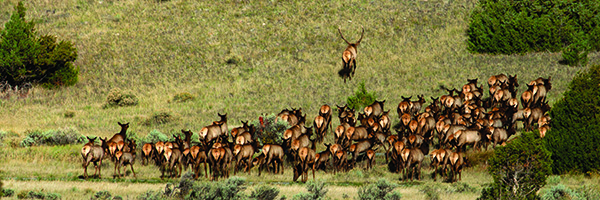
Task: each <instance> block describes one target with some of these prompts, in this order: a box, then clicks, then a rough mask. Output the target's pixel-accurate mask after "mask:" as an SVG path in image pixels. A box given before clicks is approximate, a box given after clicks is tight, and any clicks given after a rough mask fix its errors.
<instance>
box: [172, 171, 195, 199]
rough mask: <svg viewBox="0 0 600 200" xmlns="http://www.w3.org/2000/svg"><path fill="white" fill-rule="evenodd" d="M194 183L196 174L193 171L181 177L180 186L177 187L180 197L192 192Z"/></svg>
mask: <svg viewBox="0 0 600 200" xmlns="http://www.w3.org/2000/svg"><path fill="white" fill-rule="evenodd" d="M194 182H195V181H194V172H192V171H188V172H186V173H185V174H184V175H183V176H181V179H179V185H177V187H176V188H177V189H179V196H180V197H184V196H186V195H187V194H188V193H189V192H190V190H192V189H193V187H194Z"/></svg>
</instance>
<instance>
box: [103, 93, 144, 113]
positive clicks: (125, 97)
mask: <svg viewBox="0 0 600 200" xmlns="http://www.w3.org/2000/svg"><path fill="white" fill-rule="evenodd" d="M138 103H139V100H138V98H137V97H136V96H135V95H133V94H128V93H124V92H123V91H121V89H119V88H113V89H111V90H110V92H108V95H107V96H106V103H105V104H104V105H103V106H102V107H103V108H110V107H115V106H120V107H123V106H135V105H137V104H138Z"/></svg>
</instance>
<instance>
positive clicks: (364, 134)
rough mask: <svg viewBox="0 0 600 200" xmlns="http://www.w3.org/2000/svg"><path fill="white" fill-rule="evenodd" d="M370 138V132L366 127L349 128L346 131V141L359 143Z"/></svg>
mask: <svg viewBox="0 0 600 200" xmlns="http://www.w3.org/2000/svg"><path fill="white" fill-rule="evenodd" d="M367 138H369V131H368V129H367V127H365V126H358V127H349V128H348V129H346V140H347V141H353V140H354V141H357V140H364V139H367Z"/></svg>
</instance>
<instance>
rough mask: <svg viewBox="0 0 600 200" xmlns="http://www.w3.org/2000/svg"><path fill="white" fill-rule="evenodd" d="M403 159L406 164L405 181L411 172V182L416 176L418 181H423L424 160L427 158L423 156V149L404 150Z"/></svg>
mask: <svg viewBox="0 0 600 200" xmlns="http://www.w3.org/2000/svg"><path fill="white" fill-rule="evenodd" d="M401 157H402V160H403V163H404V164H403V165H404V171H405V173H404V179H405V180H406V176H407V175H408V173H409V171H412V172H411V173H410V174H411V176H410V180H411V181H412V180H413V177H414V176H415V175H416V176H417V180H421V167H422V164H423V159H424V158H425V155H423V152H421V149H419V148H412V149H404V150H403V151H402V156H401Z"/></svg>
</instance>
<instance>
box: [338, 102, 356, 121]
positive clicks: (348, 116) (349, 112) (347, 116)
mask: <svg viewBox="0 0 600 200" xmlns="http://www.w3.org/2000/svg"><path fill="white" fill-rule="evenodd" d="M336 106H337V105H336ZM337 107H338V118H339V119H340V123H341V124H343V123H348V124H350V126H354V125H356V117H355V110H354V109H352V108H348V106H347V105H344V106H343V107H341V106H337Z"/></svg>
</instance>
